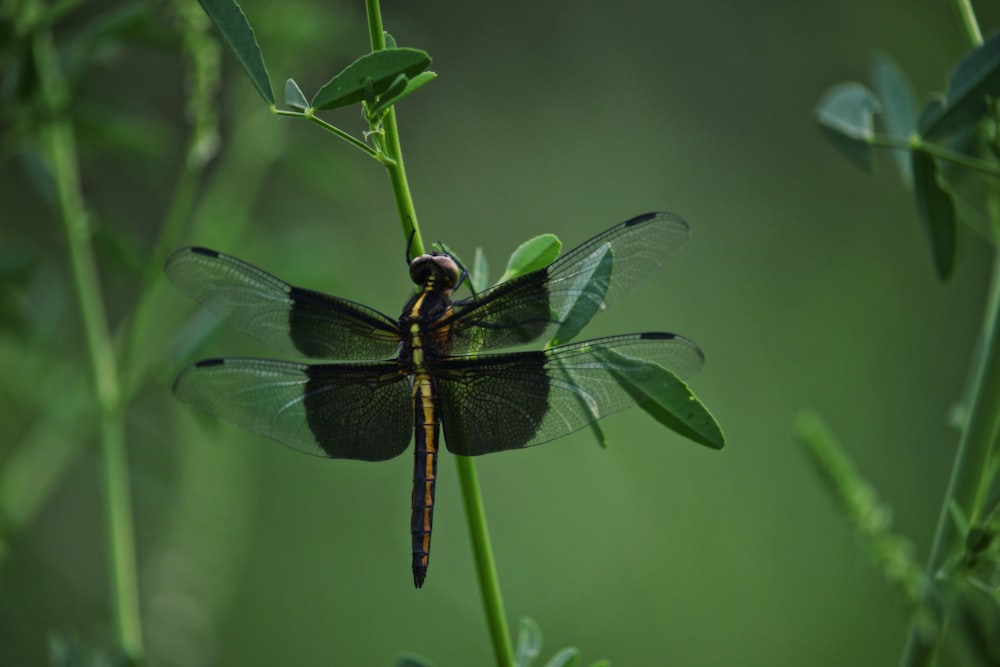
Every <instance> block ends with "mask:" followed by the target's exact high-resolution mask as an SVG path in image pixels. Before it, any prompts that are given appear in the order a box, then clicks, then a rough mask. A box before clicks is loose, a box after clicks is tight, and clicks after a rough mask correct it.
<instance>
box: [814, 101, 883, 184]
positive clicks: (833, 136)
mask: <svg viewBox="0 0 1000 667" xmlns="http://www.w3.org/2000/svg"><path fill="white" fill-rule="evenodd" d="M878 111H879V103H878V100H877V99H876V98H875V96H874V95H873V94H872V93H871V91H869V90H868V89H867V88H865V87H864V86H862V85H861V84H860V83H854V82H850V83H839V84H837V85H836V86H834V87H833V88H831V89H830V90H828V91H827V92H826V94H825V95H823V98H822V99H821V100H820V101H819V105H818V106H817V107H816V111H815V113H816V122H818V123H819V127H820V130H821V131H822V132H823V136H825V137H826V138H827V140H828V141H829V142H830V143H831V144H833V147H834V148H836V149H837V150H838V151H840V153H841V154H842V155H844V157H846V158H847V159H848V160H850V161H851V162H853V163H854V164H855V165H857V166H858V167H861V168H862V169H864V170H865V171H871V170H872V165H873V162H872V148H871V142H872V139H873V138H874V136H875V121H874V115H875V114H876V113H878Z"/></svg>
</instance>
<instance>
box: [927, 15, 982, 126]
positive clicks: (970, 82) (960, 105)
mask: <svg viewBox="0 0 1000 667" xmlns="http://www.w3.org/2000/svg"><path fill="white" fill-rule="evenodd" d="M988 97H1000V33H997V34H995V35H993V36H992V37H990V38H989V39H987V40H986V41H985V42H984V43H983V45H982V46H980V47H979V48H977V49H976V50H975V51H973V52H972V53H970V54H969V55H967V56H966V57H965V58H963V59H962V60H961V61H960V62H959V63H958V65H956V66H955V68H954V69H953V70H952V71H951V74H950V75H948V93H947V95H946V96H945V103H944V105H941V106H938V107H936V108H935V109H934V112H933V113H925V114H924V115H923V116H922V117H921V121H920V130H921V134H923V135H924V136H925V137H933V138H935V139H939V138H941V137H942V136H943V135H946V134H949V133H950V132H952V131H954V130H957V129H959V128H967V127H969V126H972V125H976V124H978V123H979V121H980V120H982V118H983V116H984V115H985V114H986V100H987V98H988Z"/></svg>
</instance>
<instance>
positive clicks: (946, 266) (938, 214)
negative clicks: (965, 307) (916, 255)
mask: <svg viewBox="0 0 1000 667" xmlns="http://www.w3.org/2000/svg"><path fill="white" fill-rule="evenodd" d="M937 171H938V167H937V163H936V162H935V161H934V158H932V157H931V156H930V155H927V154H926V153H922V152H920V151H913V196H914V197H915V198H916V200H917V212H918V213H919V214H920V222H921V223H922V225H923V228H924V233H925V234H926V236H927V241H928V243H929V244H930V247H931V256H932V257H933V258H934V268H935V269H937V274H938V276H939V277H940V278H941V279H942V280H947V279H948V278H949V277H950V276H951V273H952V271H953V270H954V268H955V255H956V249H957V246H958V239H957V237H958V228H957V226H956V224H955V204H954V202H953V201H952V199H951V194H950V193H949V192H948V191H947V190H945V189H944V188H942V187H941V184H940V183H938V179H937Z"/></svg>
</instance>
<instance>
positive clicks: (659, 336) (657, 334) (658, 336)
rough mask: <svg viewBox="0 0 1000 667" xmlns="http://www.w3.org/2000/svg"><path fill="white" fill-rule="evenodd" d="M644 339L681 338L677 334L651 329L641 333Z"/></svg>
mask: <svg viewBox="0 0 1000 667" xmlns="http://www.w3.org/2000/svg"><path fill="white" fill-rule="evenodd" d="M639 336H640V337H641V338H642V340H673V339H674V338H679V336H678V335H677V334H672V333H667V332H665V331H651V332H649V333H644V334H639Z"/></svg>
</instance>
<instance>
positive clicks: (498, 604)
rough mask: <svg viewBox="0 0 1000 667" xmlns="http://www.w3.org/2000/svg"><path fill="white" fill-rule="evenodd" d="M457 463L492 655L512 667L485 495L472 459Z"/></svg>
mask: <svg viewBox="0 0 1000 667" xmlns="http://www.w3.org/2000/svg"><path fill="white" fill-rule="evenodd" d="M455 462H456V464H457V465H458V481H459V484H460V485H461V487H462V500H463V502H464V503H465V518H466V521H467V522H468V525H469V536H470V538H471V540H472V554H473V557H474V558H475V561H476V575H477V578H478V579H479V593H480V595H481V596H482V598H483V611H485V612H486V621H487V623H488V624H489V628H490V640H491V641H492V642H493V653H494V655H495V656H496V661H497V667H511V665H513V664H514V651H513V649H512V648H511V644H510V632H509V631H508V629H507V616H506V614H505V613H504V609H503V598H502V597H501V595H500V579H499V577H497V568H496V563H495V562H494V560H493V547H492V546H490V533H489V531H488V530H487V528H486V514H485V512H484V511H483V499H482V495H481V494H480V493H479V478H478V476H477V475H476V465H475V463H474V462H473V460H472V457H471V456H456V457H455Z"/></svg>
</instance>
